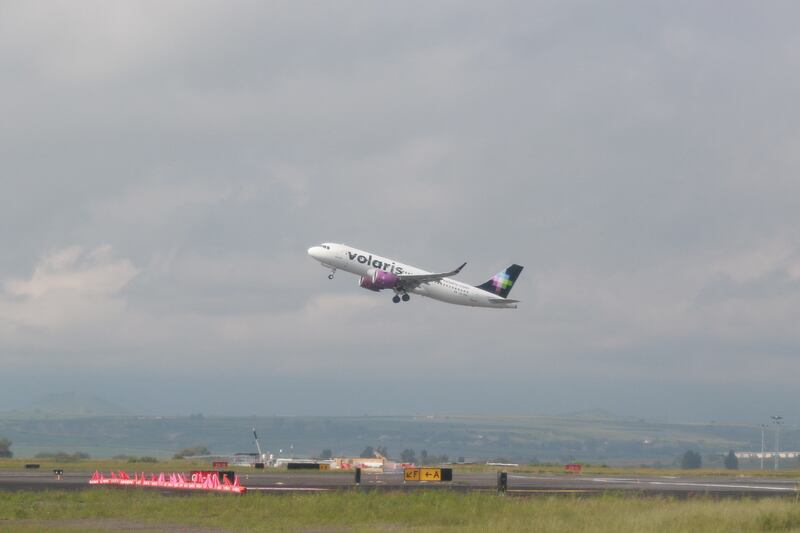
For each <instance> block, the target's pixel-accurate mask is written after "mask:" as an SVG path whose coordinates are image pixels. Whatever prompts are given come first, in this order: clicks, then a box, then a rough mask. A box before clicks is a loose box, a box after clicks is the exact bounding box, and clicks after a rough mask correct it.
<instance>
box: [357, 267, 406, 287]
mask: <svg viewBox="0 0 800 533" xmlns="http://www.w3.org/2000/svg"><path fill="white" fill-rule="evenodd" d="M399 279H400V278H399V277H398V276H397V274H392V273H391V272H386V271H385V270H381V269H379V268H370V269H369V270H367V275H366V276H361V281H359V282H358V285H359V286H360V287H363V288H364V289H369V290H371V291H375V292H377V291H381V290H383V289H393V288H394V287H395V285H397V280H399Z"/></svg>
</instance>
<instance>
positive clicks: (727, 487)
mask: <svg viewBox="0 0 800 533" xmlns="http://www.w3.org/2000/svg"><path fill="white" fill-rule="evenodd" d="M90 477H91V472H70V471H68V470H65V472H64V476H63V477H62V479H60V480H59V479H56V478H55V476H54V475H53V474H52V473H46V472H28V471H3V472H0V491H18V490H78V489H88V488H89V484H88V481H89V478H90ZM240 482H241V483H242V484H243V485H244V486H246V487H247V488H248V491H252V492H267V493H286V492H327V491H335V490H349V489H354V488H358V489H359V490H377V491H384V490H409V491H410V490H420V489H429V490H430V489H434V490H442V489H449V490H457V491H465V492H466V491H485V492H495V491H496V490H497V475H496V473H493V472H481V473H473V472H458V471H456V472H454V473H453V481H452V482H445V483H441V482H419V481H409V482H405V481H403V474H402V472H397V473H378V474H372V473H369V474H368V473H364V474H363V475H362V477H361V483H360V485H356V484H355V476H354V475H353V473H352V472H298V473H294V472H292V473H287V472H285V471H282V472H263V473H262V472H258V473H255V472H253V473H240ZM507 492H508V494H510V495H520V496H522V495H537V494H539V495H546V494H578V495H593V494H601V493H607V492H616V493H636V494H642V495H668V496H675V497H690V496H695V495H710V496H738V497H743V496H746V497H774V496H784V497H785V496H792V497H797V496H798V484H797V480H795V479H790V478H768V477H744V476H742V477H737V476H729V477H723V476H713V477H712V476H681V477H675V476H649V477H634V476H631V477H623V476H594V475H568V474H516V473H509V474H508V491H507Z"/></svg>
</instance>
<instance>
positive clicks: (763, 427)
mask: <svg viewBox="0 0 800 533" xmlns="http://www.w3.org/2000/svg"><path fill="white" fill-rule="evenodd" d="M765 429H767V425H766V424H761V470H764V430H765Z"/></svg>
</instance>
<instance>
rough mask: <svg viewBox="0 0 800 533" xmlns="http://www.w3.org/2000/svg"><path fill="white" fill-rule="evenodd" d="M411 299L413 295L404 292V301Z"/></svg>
mask: <svg viewBox="0 0 800 533" xmlns="http://www.w3.org/2000/svg"><path fill="white" fill-rule="evenodd" d="M410 299H411V296H409V295H408V294H404V295H403V301H404V302H407V301H409V300H410Z"/></svg>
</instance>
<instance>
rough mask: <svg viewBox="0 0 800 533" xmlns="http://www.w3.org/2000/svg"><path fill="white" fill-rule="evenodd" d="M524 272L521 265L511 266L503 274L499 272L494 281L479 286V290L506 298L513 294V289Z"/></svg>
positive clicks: (493, 277)
mask: <svg viewBox="0 0 800 533" xmlns="http://www.w3.org/2000/svg"><path fill="white" fill-rule="evenodd" d="M520 272H522V267H521V266H519V265H511V266H510V267H508V268H507V269H505V270H503V271H502V272H498V273H497V274H495V275H494V276H492V279H490V280H489V281H487V282H486V283H484V284H482V285H478V288H479V289H483V290H485V291H487V292H492V293H494V294H496V295H498V296H499V297H501V298H506V297H507V296H508V293H510V292H511V287H513V286H514V282H515V281H517V278H518V277H519V273H520Z"/></svg>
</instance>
